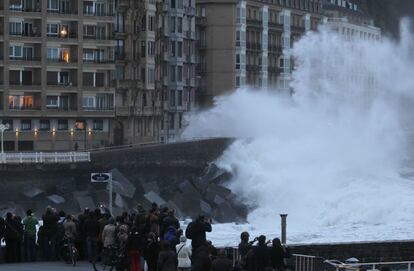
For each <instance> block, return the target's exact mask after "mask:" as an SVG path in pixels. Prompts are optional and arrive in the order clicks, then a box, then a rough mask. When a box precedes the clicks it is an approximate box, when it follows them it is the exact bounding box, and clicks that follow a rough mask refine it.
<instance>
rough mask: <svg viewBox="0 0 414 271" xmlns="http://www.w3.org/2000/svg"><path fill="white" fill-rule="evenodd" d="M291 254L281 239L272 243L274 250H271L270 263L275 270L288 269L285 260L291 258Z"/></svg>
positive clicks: (276, 239)
mask: <svg viewBox="0 0 414 271" xmlns="http://www.w3.org/2000/svg"><path fill="white" fill-rule="evenodd" d="M289 257H290V253H289V250H288V248H286V247H284V246H282V244H281V243H280V239H279V238H275V239H273V241H272V248H271V249H270V262H271V266H272V268H273V269H274V270H277V271H280V270H285V269H286V264H285V261H284V259H285V258H289Z"/></svg>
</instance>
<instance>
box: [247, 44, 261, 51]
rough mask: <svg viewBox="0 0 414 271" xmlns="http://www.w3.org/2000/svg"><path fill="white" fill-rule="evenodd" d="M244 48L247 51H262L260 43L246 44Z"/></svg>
mask: <svg viewBox="0 0 414 271" xmlns="http://www.w3.org/2000/svg"><path fill="white" fill-rule="evenodd" d="M246 48H247V50H256V51H260V50H261V49H262V45H261V44H260V43H254V42H246Z"/></svg>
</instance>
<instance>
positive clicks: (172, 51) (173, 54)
mask: <svg viewBox="0 0 414 271" xmlns="http://www.w3.org/2000/svg"><path fill="white" fill-rule="evenodd" d="M170 44H171V56H172V57H175V51H176V49H175V41H171V43H170Z"/></svg>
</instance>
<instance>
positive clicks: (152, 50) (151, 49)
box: [148, 41, 155, 56]
mask: <svg viewBox="0 0 414 271" xmlns="http://www.w3.org/2000/svg"><path fill="white" fill-rule="evenodd" d="M148 55H149V56H154V55H155V42H153V41H148Z"/></svg>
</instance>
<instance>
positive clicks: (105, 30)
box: [0, 0, 116, 151]
mask: <svg viewBox="0 0 414 271" xmlns="http://www.w3.org/2000/svg"><path fill="white" fill-rule="evenodd" d="M114 26H115V1H114V0H99V1H95V0H91V1H86V0H85V1H83V0H24V1H23V0H4V1H1V2H0V48H1V50H0V59H1V60H0V82H1V89H0V119H1V122H2V123H3V124H8V125H9V131H7V132H5V135H4V136H5V149H6V150H7V151H33V150H37V151H50V150H78V149H79V150H82V149H89V148H93V147H98V146H102V145H108V144H111V143H112V130H113V127H112V120H113V118H114V117H115V109H114V99H115V96H114V95H115V87H114V86H113V84H112V79H113V75H114V72H115V62H114V57H115V45H116V44H115V39H114V38H113V33H114Z"/></svg>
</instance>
